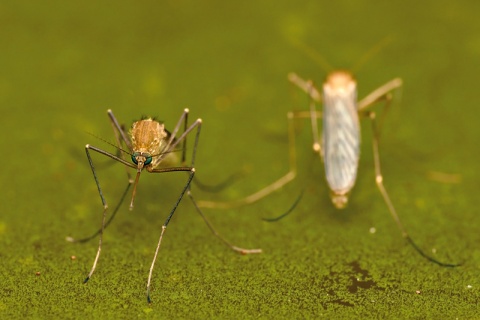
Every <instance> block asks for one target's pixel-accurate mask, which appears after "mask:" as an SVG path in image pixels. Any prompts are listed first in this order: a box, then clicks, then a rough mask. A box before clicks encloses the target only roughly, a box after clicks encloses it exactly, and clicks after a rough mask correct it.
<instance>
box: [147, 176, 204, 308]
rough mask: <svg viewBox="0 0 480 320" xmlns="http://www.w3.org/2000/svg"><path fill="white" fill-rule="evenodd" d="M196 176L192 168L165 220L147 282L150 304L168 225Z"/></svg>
mask: <svg viewBox="0 0 480 320" xmlns="http://www.w3.org/2000/svg"><path fill="white" fill-rule="evenodd" d="M182 171H184V170H182ZM194 176H195V169H194V168H191V169H190V175H189V178H188V181H187V183H186V184H185V187H184V188H183V190H182V192H181V193H180V196H179V197H178V199H177V201H176V202H175V205H174V206H173V208H172V210H171V211H170V214H169V215H168V217H167V220H165V222H164V223H163V225H162V232H161V234H160V238H159V239H158V244H157V248H156V249H155V255H154V256H153V261H152V264H151V266H150V271H149V272H148V281H147V301H148V303H151V302H152V300H151V299H150V287H151V280H152V273H153V267H154V266H155V261H156V260H157V256H158V252H159V251H160V245H161V244H162V239H163V234H164V233H165V230H166V229H167V226H168V223H169V222H170V219H172V217H173V214H174V213H175V210H176V209H177V207H178V205H179V203H180V201H181V200H182V198H183V195H184V194H185V192H187V190H188V189H189V187H190V183H191V182H192V179H193V177H194Z"/></svg>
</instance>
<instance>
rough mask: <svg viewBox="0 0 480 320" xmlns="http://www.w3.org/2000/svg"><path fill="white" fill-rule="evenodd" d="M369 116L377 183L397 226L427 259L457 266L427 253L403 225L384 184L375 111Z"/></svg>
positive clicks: (445, 265) (447, 265) (449, 265)
mask: <svg viewBox="0 0 480 320" xmlns="http://www.w3.org/2000/svg"><path fill="white" fill-rule="evenodd" d="M368 116H369V118H370V119H371V122H372V130H373V158H374V163H375V182H376V184H377V187H378V189H379V190H380V193H381V194H382V197H383V199H384V201H385V203H386V205H387V207H388V210H389V211H390V214H391V215H392V218H393V220H394V221H395V223H396V224H397V227H398V228H399V229H400V232H401V233H402V237H404V238H405V239H407V240H408V241H409V243H410V244H411V245H412V246H413V247H414V248H415V250H417V252H418V253H419V254H420V255H421V256H423V257H424V258H426V259H427V260H429V261H431V262H434V263H436V264H438V265H440V266H442V267H456V266H459V264H452V263H444V262H440V261H438V260H436V259H435V258H433V257H431V256H429V255H427V254H426V253H425V252H423V251H422V250H421V249H420V248H419V247H418V246H417V244H416V243H415V242H414V241H413V240H412V238H411V237H410V235H409V234H408V233H407V231H406V230H405V227H404V226H403V224H402V222H401V221H400V218H399V217H398V214H397V211H396V210H395V207H394V206H393V203H392V201H391V200H390V197H389V196H388V193H387V190H386V189H385V186H384V185H383V176H382V172H381V168H380V156H379V151H378V140H379V132H378V128H377V126H376V122H375V113H374V112H369V113H368Z"/></svg>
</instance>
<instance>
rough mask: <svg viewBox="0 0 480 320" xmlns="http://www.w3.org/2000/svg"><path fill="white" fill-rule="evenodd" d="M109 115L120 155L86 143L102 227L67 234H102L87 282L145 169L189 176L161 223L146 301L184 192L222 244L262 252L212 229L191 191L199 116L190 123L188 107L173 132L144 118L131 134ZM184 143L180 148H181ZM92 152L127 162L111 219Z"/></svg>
mask: <svg viewBox="0 0 480 320" xmlns="http://www.w3.org/2000/svg"><path fill="white" fill-rule="evenodd" d="M107 113H108V117H109V119H110V122H111V124H112V127H113V131H114V133H115V139H116V143H117V147H118V150H119V152H120V154H119V155H114V154H112V153H109V152H107V151H105V150H102V149H99V148H97V147H94V146H92V145H89V144H87V145H86V146H85V151H86V154H87V159H88V162H89V164H90V168H91V169H92V173H93V178H94V179H95V183H96V185H97V188H98V194H99V195H100V199H101V200H102V204H103V215H102V224H101V228H100V229H99V230H98V231H97V232H95V233H94V234H93V235H91V236H90V237H87V238H83V239H74V238H72V237H67V241H70V242H86V241H88V240H90V239H93V238H94V237H96V236H97V235H99V242H98V250H97V254H96V256H95V260H94V262H93V266H92V269H91V270H90V272H89V273H88V275H87V277H86V278H85V280H84V283H86V282H87V281H88V280H89V279H90V278H91V276H92V274H93V272H94V271H95V269H96V267H97V263H98V259H99V257H100V252H101V250H102V240H103V232H104V230H105V228H106V227H107V226H108V225H109V224H110V222H111V221H112V220H113V218H114V217H115V215H116V213H117V211H118V209H119V208H120V205H121V203H122V202H123V200H124V199H125V197H126V195H127V193H128V190H129V189H130V187H131V186H132V184H133V192H132V198H131V201H130V210H132V209H133V206H134V201H135V194H136V190H137V185H138V181H139V179H140V174H141V173H142V171H143V170H144V169H146V170H147V171H148V172H151V173H164V172H177V171H184V172H186V173H188V179H187V182H186V183H185V186H184V187H183V189H182V191H181V193H180V195H179V197H178V199H177V201H176V202H175V204H174V205H173V208H172V209H171V211H170V214H169V215H168V217H167V219H166V220H165V222H164V223H163V225H162V231H161V233H160V238H159V240H158V244H157V247H156V249H155V254H154V256H153V261H152V264H151V266H150V271H149V273H148V281H147V301H148V302H149V303H150V302H151V299H150V288H151V279H152V273H153V267H154V265H155V261H156V259H157V256H158V252H159V250H160V245H161V243H162V239H163V234H164V233H165V230H166V228H167V225H168V223H169V222H170V219H171V218H172V216H173V214H174V213H175V210H176V209H177V207H178V205H179V203H180V201H181V200H182V198H183V196H184V194H185V193H186V194H187V195H188V197H189V198H190V200H191V201H192V203H193V205H194V207H195V209H196V211H197V212H198V213H199V214H200V216H201V217H202V218H203V220H204V221H205V223H206V224H207V226H208V228H209V229H210V230H211V232H212V233H213V234H214V235H215V236H216V237H218V238H219V239H220V240H221V241H222V242H223V243H225V244H226V245H227V246H228V247H229V248H230V249H232V250H234V251H236V252H239V253H241V254H250V253H260V252H262V250H261V249H243V248H240V247H237V246H234V245H232V244H231V243H230V242H228V241H227V240H226V239H224V238H223V237H222V236H221V235H220V234H218V233H217V231H216V230H215V229H214V228H213V226H212V225H211V224H210V223H209V222H208V220H207V219H206V217H205V215H204V214H203V213H202V211H201V210H200V209H199V207H198V205H197V203H196V201H195V199H194V198H193V196H192V194H191V192H190V184H191V182H192V180H193V177H194V176H195V167H194V163H195V154H196V152H197V145H198V140H199V136H200V129H201V125H202V120H201V119H197V120H196V121H195V122H194V123H193V124H192V125H190V126H188V113H189V110H188V109H185V110H184V111H183V113H182V115H181V117H180V119H179V120H178V122H177V125H176V126H175V128H174V130H173V131H172V132H171V133H170V132H168V131H167V130H166V129H165V126H164V124H163V123H160V122H158V121H157V120H155V119H152V118H145V119H142V120H139V121H136V122H134V123H133V125H132V128H131V129H130V132H129V134H127V133H126V132H125V130H124V129H123V128H122V126H120V124H119V123H118V121H117V119H116V118H115V116H114V115H113V112H112V110H108V111H107ZM182 123H183V133H182V134H181V135H180V136H179V137H178V138H176V135H177V133H178V132H179V130H180V128H181V126H182ZM194 130H196V133H195V141H194V145H193V150H192V160H191V164H190V166H185V159H186V140H187V135H188V134H189V133H190V132H192V131H194ZM122 143H123V144H124V145H125V146H126V148H127V149H128V150H124V149H122ZM180 144H181V148H179V147H180V146H179V145H180ZM179 150H180V151H181V153H182V159H181V166H168V164H167V163H171V162H172V161H174V160H175V159H174V158H175V156H176V154H175V153H174V152H175V151H179ZM90 151H95V152H97V153H99V154H101V155H104V156H107V157H109V158H111V159H113V160H115V161H118V162H120V163H122V164H124V165H125V166H126V168H127V176H128V184H127V188H126V189H125V191H124V193H123V195H122V197H121V199H120V201H119V203H118V205H117V206H116V207H115V209H114V211H113V213H112V214H111V216H110V218H109V219H108V221H107V219H106V218H107V211H108V204H107V200H106V198H105V196H104V195H103V192H102V188H101V187H100V182H99V179H98V177H97V173H96V171H95V166H94V164H93V160H92V157H91V155H90ZM125 155H128V156H129V157H130V158H131V162H128V161H127V160H125V159H124V157H125ZM128 168H132V169H134V170H135V171H136V175H135V179H134V180H133V179H132V178H131V175H130V172H129V170H128Z"/></svg>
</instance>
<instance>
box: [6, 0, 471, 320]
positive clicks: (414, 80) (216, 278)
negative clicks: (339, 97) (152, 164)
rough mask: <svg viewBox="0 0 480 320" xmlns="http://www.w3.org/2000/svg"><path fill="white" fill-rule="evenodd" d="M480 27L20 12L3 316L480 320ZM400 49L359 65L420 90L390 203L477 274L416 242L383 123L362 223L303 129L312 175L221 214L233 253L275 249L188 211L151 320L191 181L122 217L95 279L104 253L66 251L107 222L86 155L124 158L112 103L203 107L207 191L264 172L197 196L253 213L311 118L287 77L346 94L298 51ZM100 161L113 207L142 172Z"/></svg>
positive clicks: (264, 7) (438, 4)
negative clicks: (453, 179)
mask: <svg viewBox="0 0 480 320" xmlns="http://www.w3.org/2000/svg"><path fill="white" fill-rule="evenodd" d="M478 12H480V3H478V4H477V3H475V2H473V1H466V0H464V1H438V0H436V1H346V0H345V1H290V2H286V1H285V2H280V1H242V2H240V1H238V2H233V1H143V2H137V1H136V2H134V1H102V2H94V1H86V2H67V1H41V2H40V1H37V2H32V1H15V2H14V1H11V2H8V3H7V2H6V1H2V3H1V4H0V21H1V22H0V47H1V50H0V111H1V117H0V119H1V120H0V121H1V122H0V123H1V125H2V137H1V139H0V143H1V150H2V151H3V155H2V157H1V165H2V170H1V181H2V185H1V190H0V194H1V199H2V201H1V202H0V208H1V209H0V210H1V212H0V241H1V248H0V271H1V276H0V318H4V319H6V318H63V319H70V318H71V319H73V318H103V319H107V318H114V319H120V318H124V319H133V318H152V319H153V318H230V319H234V318H236V319H239V318H270V319H273V318H289V319H292V318H321V317H325V318H419V319H420V318H421V319H423V318H430V319H439V318H450V319H451V318H459V319H472V318H478V317H479V316H478V314H477V309H478V301H479V299H480V290H479V288H480V281H479V267H480V250H479V248H478V243H479V241H480V232H479V228H478V226H479V225H480V218H479V216H478V207H479V206H480V197H478V190H479V183H478V181H479V178H480V176H479V175H480V173H479V172H480V167H479V161H478V159H479V152H478V150H479V148H478V141H479V138H480V126H479V120H478V115H479V112H478V103H479V102H478V101H479V99H478V90H479V89H478V88H479V82H480V81H479V74H480V63H479V58H480V22H479V20H478ZM386 37H389V38H390V41H389V43H388V44H387V45H386V46H384V47H383V48H382V49H381V50H379V51H378V52H377V53H376V54H373V55H371V56H369V57H368V60H367V61H366V62H365V63H363V64H362V66H361V67H360V68H358V69H357V70H355V74H356V77H357V80H358V83H359V96H360V97H364V96H365V95H366V94H368V93H369V92H371V91H372V90H374V89H375V88H377V87H378V86H380V85H381V84H383V83H385V82H386V81H388V80H390V79H392V78H394V77H397V76H398V77H401V78H402V79H403V80H404V86H403V88H402V90H401V96H400V95H397V97H398V99H396V100H395V101H396V102H395V104H394V106H393V108H392V110H391V112H390V113H389V114H388V117H387V120H386V123H385V126H384V130H383V133H382V139H381V150H380V153H381V160H382V169H383V173H384V178H385V184H386V188H387V189H388V190H389V192H390V196H391V198H392V200H393V203H394V205H395V206H396V208H397V210H398V212H399V215H400V216H401V219H402V221H403V223H404V224H405V226H406V228H407V230H408V231H409V232H410V234H411V236H412V237H413V238H414V239H415V240H416V242H417V243H418V245H419V246H420V247H421V248H422V249H424V250H425V251H427V252H429V253H431V254H432V255H434V256H435V257H436V258H438V259H439V260H442V261H449V262H462V263H463V265H462V266H461V267H457V268H453V269H452V268H442V267H439V266H437V265H435V264H433V263H430V262H428V261H426V260H425V259H423V258H422V257H421V256H420V255H418V254H417V253H416V252H415V251H414V249H413V248H412V247H411V246H409V245H408V244H407V243H406V241H405V240H404V239H402V237H401V236H400V233H399V231H398V229H397V227H396V225H395V223H394V222H393V220H392V219H391V217H390V215H389V213H388V210H387V208H386V206H385V204H384V203H383V200H382V198H381V196H380V194H379V192H378V190H377V189H376V186H375V183H374V170H373V157H372V153H371V130H370V126H369V123H368V121H366V120H364V121H362V124H363V130H362V132H363V142H364V144H363V146H362V157H361V161H360V168H359V175H358V179H357V184H356V187H355V188H354V190H353V193H352V196H351V199H350V205H349V207H348V208H347V209H346V210H342V211H339V210H336V209H335V208H334V207H333V206H332V205H331V202H330V200H329V197H328V189H327V186H326V183H325V179H324V176H323V168H322V165H321V162H320V160H319V159H317V158H315V157H314V156H313V152H312V150H311V144H312V140H311V128H310V126H309V124H308V121H298V122H297V131H298V135H297V156H298V158H299V159H298V160H299V164H300V165H299V176H298V179H296V180H295V181H294V182H293V183H291V184H289V185H287V186H285V187H284V188H283V189H282V190H281V191H279V192H276V193H275V194H273V195H271V196H270V197H268V198H265V199H263V200H262V201H260V202H258V203H256V204H253V205H250V206H245V207H242V208H238V209H231V210H207V209H205V214H206V215H208V216H209V218H210V220H211V222H212V223H213V224H214V225H215V226H216V228H217V229H218V231H219V232H220V233H222V234H224V235H227V236H228V239H229V240H231V241H232V242H234V243H235V244H237V245H239V246H243V247H248V248H256V247H261V248H262V249H263V250H264V253H263V254H260V255H251V256H241V255H237V254H235V253H233V252H231V251H229V250H228V249H227V248H226V247H225V246H223V245H222V244H221V243H220V242H219V241H218V240H217V239H215V238H214V237H213V236H212V235H211V234H210V232H209V231H208V229H207V228H206V226H205V224H204V223H203V222H202V221H201V219H200V217H199V216H198V215H197V214H196V213H195V210H194V208H193V206H192V205H191V203H190V202H189V201H188V199H184V201H182V203H181V205H180V206H179V208H178V209H177V213H176V215H175V216H174V218H173V219H172V221H171V223H170V225H169V228H168V229H167V232H166V236H165V239H164V242H163V244H162V249H161V251H160V256H159V258H158V260H157V264H156V269H155V270H154V275H153V291H152V299H153V303H152V304H150V305H148V304H147V303H146V299H145V285H146V279H147V275H148V269H149V267H150V263H151V259H152V258H153V251H154V249H155V246H156V243H157V239H158V236H159V234H160V229H161V225H162V223H163V222H164V220H165V218H166V216H167V214H168V212H169V210H170V208H171V206H172V205H173V202H174V199H175V197H176V195H177V194H178V192H179V190H180V189H181V188H182V186H183V183H184V181H185V178H186V177H185V174H163V175H151V174H148V173H144V174H143V175H142V177H141V180H140V186H139V189H138V197H137V200H136V207H135V209H134V210H133V211H132V212H130V211H129V210H128V204H127V203H125V204H124V205H123V207H122V209H121V211H120V212H119V214H118V217H117V219H116V221H114V223H113V224H112V226H111V227H109V229H107V231H106V234H105V242H104V247H103V252H102V256H101V258H100V261H99V265H98V268H97V271H96V272H95V274H94V275H93V277H92V279H91V280H90V281H89V283H88V284H87V285H83V284H82V281H83V279H84V277H85V276H86V274H87V273H88V270H89V269H90V267H91V263H92V262H93V258H94V255H95V251H96V247H97V240H93V241H91V242H89V243H87V244H71V243H68V242H66V241H65V240H64V238H65V236H67V235H70V236H73V237H82V236H86V235H89V234H90V233H91V232H93V231H94V230H95V229H96V228H98V226H99V224H100V217H101V203H100V199H99V197H98V194H97V191H96V187H95V184H94V181H93V178H92V176H91V172H90V169H89V167H88V163H87V160H86V158H85V154H84V145H85V144H86V143H91V144H93V145H96V146H98V147H102V148H105V149H106V150H109V151H112V152H113V151H114V150H113V149H112V147H111V146H110V145H108V144H107V143H105V142H103V141H102V140H101V139H104V140H107V141H114V136H113V133H112V130H111V126H110V124H109V122H108V119H107V116H106V110H107V109H108V108H112V109H113V111H114V112H115V115H116V116H117V118H118V119H119V121H121V122H122V123H125V124H127V125H130V124H131V122H132V121H134V120H136V119H139V118H140V117H141V115H152V116H158V118H159V119H162V120H164V121H165V123H166V126H167V127H168V128H172V127H173V126H174V124H175V123H176V121H177V119H178V117H179V116H180V114H181V112H182V110H183V108H185V107H188V108H190V110H191V118H192V119H194V118H199V117H201V118H202V119H203V121H204V126H203V129H202V135H201V138H200V139H201V140H200V145H199V150H198V155H197V156H198V157H197V162H196V169H197V173H198V177H199V178H200V179H201V180H202V181H203V182H206V183H211V184H214V183H217V182H219V181H222V180H223V179H224V178H225V177H227V176H229V175H230V174H232V173H235V172H244V173H246V174H244V176H243V177H242V178H241V179H240V180H239V181H237V182H236V183H235V184H234V185H233V186H231V187H230V188H227V189H226V190H224V191H222V192H220V193H216V194H209V193H206V192H203V191H201V190H198V188H196V187H194V188H193V192H194V195H195V196H196V198H197V199H212V200H226V199H236V198H239V197H241V196H243V195H247V194H249V193H251V192H254V191H256V190H258V189H259V188H261V187H262V186H265V185H267V184H269V183H270V182H272V181H274V180H275V179H277V178H279V177H280V176H281V175H283V174H284V173H286V172H287V170H288V152H287V150H288V142H287V131H286V128H287V121H286V113H287V112H288V111H289V110H306V108H307V103H308V101H307V99H306V98H305V97H304V95H302V94H301V93H300V92H299V90H298V89H296V88H292V86H291V85H289V83H288V81H287V79H286V75H287V74H288V72H292V71H295V72H297V73H298V74H300V75H302V76H304V77H305V78H311V79H313V80H314V81H315V82H316V83H317V84H319V83H321V82H322V81H323V79H324V78H325V75H326V70H324V69H322V67H321V66H319V65H318V64H317V63H316V62H315V61H314V59H311V58H310V57H309V56H308V55H306V54H305V52H304V50H302V49H301V48H299V47H298V46H297V45H295V43H296V42H298V41H300V42H302V43H305V44H307V45H309V46H310V47H312V48H313V49H314V50H315V51H316V52H317V53H318V54H319V55H321V56H323V57H324V59H325V60H327V61H328V62H329V63H330V64H331V65H333V66H335V67H336V68H352V67H353V66H355V64H356V63H357V62H359V61H360V60H361V58H362V57H363V56H365V54H366V53H367V52H369V50H371V49H372V48H374V47H375V46H376V45H378V44H379V43H380V42H381V41H383V40H384V39H385V38H386ZM92 135H93V136H92ZM97 137H99V138H101V139H98V138H97ZM95 161H97V162H98V163H99V165H98V169H99V175H100V179H101V181H102V184H103V187H104V189H105V190H104V191H105V194H106V197H107V200H108V201H109V203H110V205H111V207H113V205H114V204H115V203H116V201H118V199H119V196H120V194H121V192H122V190H123V188H124V185H125V184H126V177H125V170H124V169H123V168H122V166H121V165H120V164H115V165H112V164H110V161H109V160H107V159H102V158H101V157H100V156H97V157H95ZM432 172H444V173H449V174H455V175H458V176H460V177H461V181H460V183H449V182H447V181H438V179H433V178H432ZM305 187H306V189H305V190H306V191H305V196H304V198H303V199H302V201H301V203H300V204H299V205H298V207H297V208H296V210H295V212H294V213H292V215H290V216H289V217H287V218H285V219H283V220H281V221H279V222H277V223H267V222H263V221H262V220H261V219H260V218H261V217H265V216H275V215H278V214H280V213H282V212H283V211H285V210H286V209H287V208H288V207H289V206H290V205H291V204H292V203H293V201H294V200H295V199H296V197H297V195H298V194H299V192H300V190H301V189H303V188H305ZM371 227H375V228H376V233H373V234H372V233H370V232H369V229H370V228H371ZM432 249H435V250H436V253H432ZM72 255H74V256H76V260H71V258H70V257H71V256H72ZM37 272H39V273H40V275H36V273H37ZM417 291H418V292H419V293H416V292H417Z"/></svg>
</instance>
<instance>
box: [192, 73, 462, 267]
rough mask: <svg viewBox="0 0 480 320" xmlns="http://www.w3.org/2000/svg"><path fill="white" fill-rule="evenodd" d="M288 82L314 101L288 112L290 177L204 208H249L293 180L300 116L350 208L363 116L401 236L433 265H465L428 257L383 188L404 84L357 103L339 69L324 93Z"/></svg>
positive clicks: (334, 192)
mask: <svg viewBox="0 0 480 320" xmlns="http://www.w3.org/2000/svg"><path fill="white" fill-rule="evenodd" d="M288 79H289V81H290V82H291V83H293V84H294V85H296V86H297V87H299V88H300V89H302V90H303V91H305V92H306V93H307V94H308V96H309V97H310V108H309V111H296V112H293V111H292V112H288V114H287V119H288V139H289V151H290V152H289V160H290V161H289V163H290V170H289V171H288V173H287V174H285V175H284V176H282V177H281V178H280V179H278V180H276V181H275V182H273V183H272V184H270V185H268V186H266V187H264V188H263V189H261V190H259V191H257V192H255V193H253V194H251V195H249V196H247V197H245V198H242V199H239V200H234V201H227V202H213V201H199V202H198V205H199V206H200V207H205V208H231V207H235V206H241V205H246V204H250V203H253V202H256V201H258V200H260V199H262V198H264V197H265V196H267V195H269V194H270V193H272V192H274V191H276V190H278V189H280V188H282V187H283V186H284V185H286V184H287V183H289V182H291V181H292V180H294V178H295V177H296V174H297V164H296V155H295V153H296V152H295V150H296V147H295V129H294V120H295V119H296V118H307V119H310V121H311V127H312V132H313V151H314V152H315V153H316V154H318V155H319V157H320V158H321V160H322V161H323V163H324V170H325V177H326V180H327V184H328V187H329V189H330V198H331V201H332V203H333V205H334V206H335V208H337V209H343V208H345V207H346V206H347V203H348V198H349V194H350V192H351V190H352V188H353V187H354V185H355V181H356V177H357V169H358V162H359V158H360V140H361V137H360V117H365V118H368V119H370V120H371V125H372V130H373V156H374V167H375V182H376V185H377V187H378V189H379V191H380V193H381V195H382V197H383V200H384V201H385V203H386V205H387V207H388V210H389V212H390V214H391V216H392V218H393V220H394V221H395V223H396V225H397V227H398V228H399V230H400V232H401V234H402V237H403V238H405V239H407V241H408V242H409V243H410V244H411V245H412V246H413V247H414V248H415V250H416V251H417V252H418V253H419V254H420V255H421V256H423V257H424V258H426V259H427V260H429V261H431V262H433V263H436V264H438V265H440V266H443V267H456V266H458V265H460V264H452V263H444V262H440V261H438V260H436V259H435V258H433V257H431V256H429V255H427V254H426V253H425V252H424V251H422V250H421V249H420V247H418V246H417V244H416V243H415V242H414V241H413V240H412V238H411V237H410V235H409V234H408V233H407V231H406V229H405V227H404V226H403V224H402V222H401V221H400V218H399V216H398V214H397V211H396V210H395V207H394V206H393V203H392V201H391V200H390V197H389V195H388V193H387V191H386V189H385V187H384V184H383V176H382V172H381V167H380V156H379V147H378V145H379V137H380V129H381V126H382V124H383V119H384V116H385V113H386V111H387V110H388V109H389V107H390V104H391V101H392V93H393V91H394V90H396V89H398V88H400V87H401V86H402V80H401V79H400V78H395V79H393V80H391V81H389V82H387V83H385V84H384V85H382V86H380V87H379V88H378V89H376V90H374V91H373V92H372V93H370V94H369V95H367V96H366V97H365V98H364V99H362V100H360V101H357V82H356V80H355V78H354V77H353V75H352V73H350V72H348V71H343V70H337V71H332V72H330V73H329V74H328V76H327V78H326V81H325V82H324V83H323V91H322V93H323V94H321V93H320V91H319V90H318V89H317V88H316V87H315V86H314V84H313V82H312V81H309V80H308V81H307V80H304V79H302V78H301V77H300V76H298V75H297V74H295V73H290V74H289V75H288ZM380 101H384V102H385V105H384V109H383V113H382V117H381V119H380V120H381V121H380V123H379V124H377V120H376V113H375V112H374V111H371V110H370V108H371V107H372V106H373V105H375V104H376V103H377V102H380ZM322 102H323V113H322V112H320V111H317V109H316V105H317V104H320V103H322ZM318 119H323V126H322V129H323V132H322V135H321V137H320V133H319V129H318ZM301 196H302V195H300V197H299V198H298V199H297V201H295V203H294V205H293V206H292V207H291V208H290V209H289V210H288V211H287V212H286V213H284V214H282V215H281V216H279V217H277V218H273V219H265V220H267V221H276V220H279V219H280V218H282V217H284V216H286V215H287V214H289V213H290V212H291V211H292V210H293V208H294V207H295V206H296V205H297V204H298V202H299V200H300V198H301Z"/></svg>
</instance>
